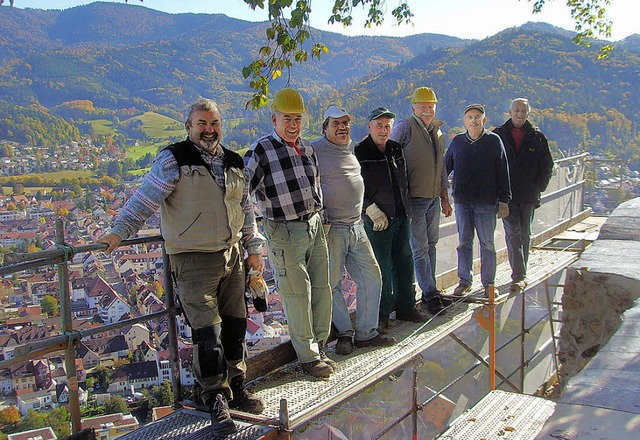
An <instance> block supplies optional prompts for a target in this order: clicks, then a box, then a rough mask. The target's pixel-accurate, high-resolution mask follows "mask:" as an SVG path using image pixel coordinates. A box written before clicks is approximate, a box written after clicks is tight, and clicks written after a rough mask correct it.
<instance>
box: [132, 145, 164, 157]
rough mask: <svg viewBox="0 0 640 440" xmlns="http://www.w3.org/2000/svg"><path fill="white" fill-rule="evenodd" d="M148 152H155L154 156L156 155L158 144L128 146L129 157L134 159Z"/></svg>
mask: <svg viewBox="0 0 640 440" xmlns="http://www.w3.org/2000/svg"><path fill="white" fill-rule="evenodd" d="M148 153H151V154H153V157H155V156H156V154H158V145H136V146H134V147H127V157H130V158H131V159H133V160H138V159H140V158H141V157H144V156H146V155H147V154H148Z"/></svg>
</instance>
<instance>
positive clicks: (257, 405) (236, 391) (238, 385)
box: [229, 376, 264, 414]
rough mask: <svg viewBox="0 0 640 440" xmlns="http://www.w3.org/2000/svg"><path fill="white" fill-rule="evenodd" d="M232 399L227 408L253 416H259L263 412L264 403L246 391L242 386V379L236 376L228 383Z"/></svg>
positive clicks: (260, 398) (258, 397)
mask: <svg viewBox="0 0 640 440" xmlns="http://www.w3.org/2000/svg"><path fill="white" fill-rule="evenodd" d="M229 386H230V387H231V393H232V394H233V399H231V400H230V401H229V407H231V408H233V409H237V410H238V411H244V412H248V413H253V414H260V413H261V412H262V411H264V401H263V400H262V397H260V396H258V395H257V394H255V393H252V392H250V391H248V390H247V388H246V387H245V384H244V377H242V376H236V377H234V378H233V379H231V382H230V383H229Z"/></svg>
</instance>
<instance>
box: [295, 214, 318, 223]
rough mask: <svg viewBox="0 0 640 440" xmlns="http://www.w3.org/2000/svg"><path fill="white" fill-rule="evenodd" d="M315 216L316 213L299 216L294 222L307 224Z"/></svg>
mask: <svg viewBox="0 0 640 440" xmlns="http://www.w3.org/2000/svg"><path fill="white" fill-rule="evenodd" d="M316 214H317V212H310V213H309V214H304V215H301V216H300V217H298V218H297V219H295V220H294V221H297V222H308V221H309V220H311V218H312V217H313V216H314V215H316Z"/></svg>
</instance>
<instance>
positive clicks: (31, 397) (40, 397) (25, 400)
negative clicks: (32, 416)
mask: <svg viewBox="0 0 640 440" xmlns="http://www.w3.org/2000/svg"><path fill="white" fill-rule="evenodd" d="M17 400H18V410H19V411H20V414H22V416H25V415H27V412H28V411H29V410H30V409H33V410H35V411H42V410H47V409H53V393H52V392H51V391H34V392H32V393H26V394H18V396H17Z"/></svg>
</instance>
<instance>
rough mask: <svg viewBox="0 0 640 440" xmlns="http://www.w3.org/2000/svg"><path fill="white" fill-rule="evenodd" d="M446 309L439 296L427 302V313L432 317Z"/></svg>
mask: <svg viewBox="0 0 640 440" xmlns="http://www.w3.org/2000/svg"><path fill="white" fill-rule="evenodd" d="M446 309H447V306H445V305H444V304H443V302H442V301H441V300H440V297H439V296H434V297H433V298H429V299H428V300H427V311H428V312H429V313H431V314H432V315H437V314H438V313H441V312H444V311H445V310H446Z"/></svg>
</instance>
